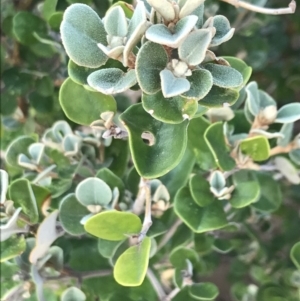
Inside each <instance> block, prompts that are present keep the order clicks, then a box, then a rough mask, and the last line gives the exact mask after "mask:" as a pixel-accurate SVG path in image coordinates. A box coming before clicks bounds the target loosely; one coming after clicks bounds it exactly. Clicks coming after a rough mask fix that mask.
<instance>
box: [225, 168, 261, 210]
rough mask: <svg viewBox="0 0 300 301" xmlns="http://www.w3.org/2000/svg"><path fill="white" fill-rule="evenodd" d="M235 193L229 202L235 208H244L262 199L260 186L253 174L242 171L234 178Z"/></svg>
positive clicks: (234, 175)
mask: <svg viewBox="0 0 300 301" xmlns="http://www.w3.org/2000/svg"><path fill="white" fill-rule="evenodd" d="M232 179H233V184H234V186H235V189H234V191H233V192H232V194H231V198H230V200H229V202H230V204H231V206H232V207H234V208H243V207H246V206H248V205H250V204H251V203H255V202H256V201H257V200H258V199H259V197H260V186H259V183H258V181H257V180H256V177H255V176H254V174H253V172H251V171H249V170H240V171H238V172H236V173H234V174H233V176H232Z"/></svg>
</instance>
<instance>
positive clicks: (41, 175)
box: [32, 164, 58, 184]
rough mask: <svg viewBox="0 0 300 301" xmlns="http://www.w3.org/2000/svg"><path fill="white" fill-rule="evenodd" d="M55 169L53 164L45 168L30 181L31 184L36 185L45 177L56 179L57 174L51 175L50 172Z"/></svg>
mask: <svg viewBox="0 0 300 301" xmlns="http://www.w3.org/2000/svg"><path fill="white" fill-rule="evenodd" d="M55 167H56V165H55V164H53V165H51V166H49V167H47V168H46V169H44V170H42V171H40V173H39V174H38V175H37V177H36V178H35V179H34V180H33V181H32V183H33V184H37V183H38V182H39V181H41V180H42V179H43V178H45V177H46V176H51V177H52V178H57V177H58V176H57V174H56V173H53V172H52V170H53V169H54V168H55Z"/></svg>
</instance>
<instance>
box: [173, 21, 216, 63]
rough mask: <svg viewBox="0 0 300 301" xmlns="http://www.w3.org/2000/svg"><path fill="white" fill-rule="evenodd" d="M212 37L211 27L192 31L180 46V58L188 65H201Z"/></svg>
mask: <svg viewBox="0 0 300 301" xmlns="http://www.w3.org/2000/svg"><path fill="white" fill-rule="evenodd" d="M191 17H194V16H191ZM211 38H212V31H211V29H198V30H194V31H192V32H191V33H190V34H189V35H188V36H187V37H186V38H185V40H184V41H183V43H182V44H181V45H180V46H179V48H178V54H179V58H180V59H181V60H182V61H184V62H186V63H187V64H188V65H191V66H197V65H199V64H200V63H201V62H202V61H203V60H204V58H205V53H206V51H207V48H208V46H209V44H210V41H211Z"/></svg>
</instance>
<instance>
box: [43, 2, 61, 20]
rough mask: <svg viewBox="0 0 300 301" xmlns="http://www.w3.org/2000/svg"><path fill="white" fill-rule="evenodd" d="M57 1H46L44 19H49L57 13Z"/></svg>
mask: <svg viewBox="0 0 300 301" xmlns="http://www.w3.org/2000/svg"><path fill="white" fill-rule="evenodd" d="M57 2H58V0H45V1H44V4H43V9H42V15H43V17H44V19H46V20H47V21H48V20H49V19H50V17H51V16H52V15H53V14H54V13H55V11H56V5H57Z"/></svg>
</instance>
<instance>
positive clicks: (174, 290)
mask: <svg viewBox="0 0 300 301" xmlns="http://www.w3.org/2000/svg"><path fill="white" fill-rule="evenodd" d="M179 292H180V288H178V287H176V288H174V289H173V290H172V291H171V292H170V294H169V295H168V296H166V298H165V299H164V301H171V300H172V299H173V298H174V297H175V296H176V295H177V294H178V293H179Z"/></svg>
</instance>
